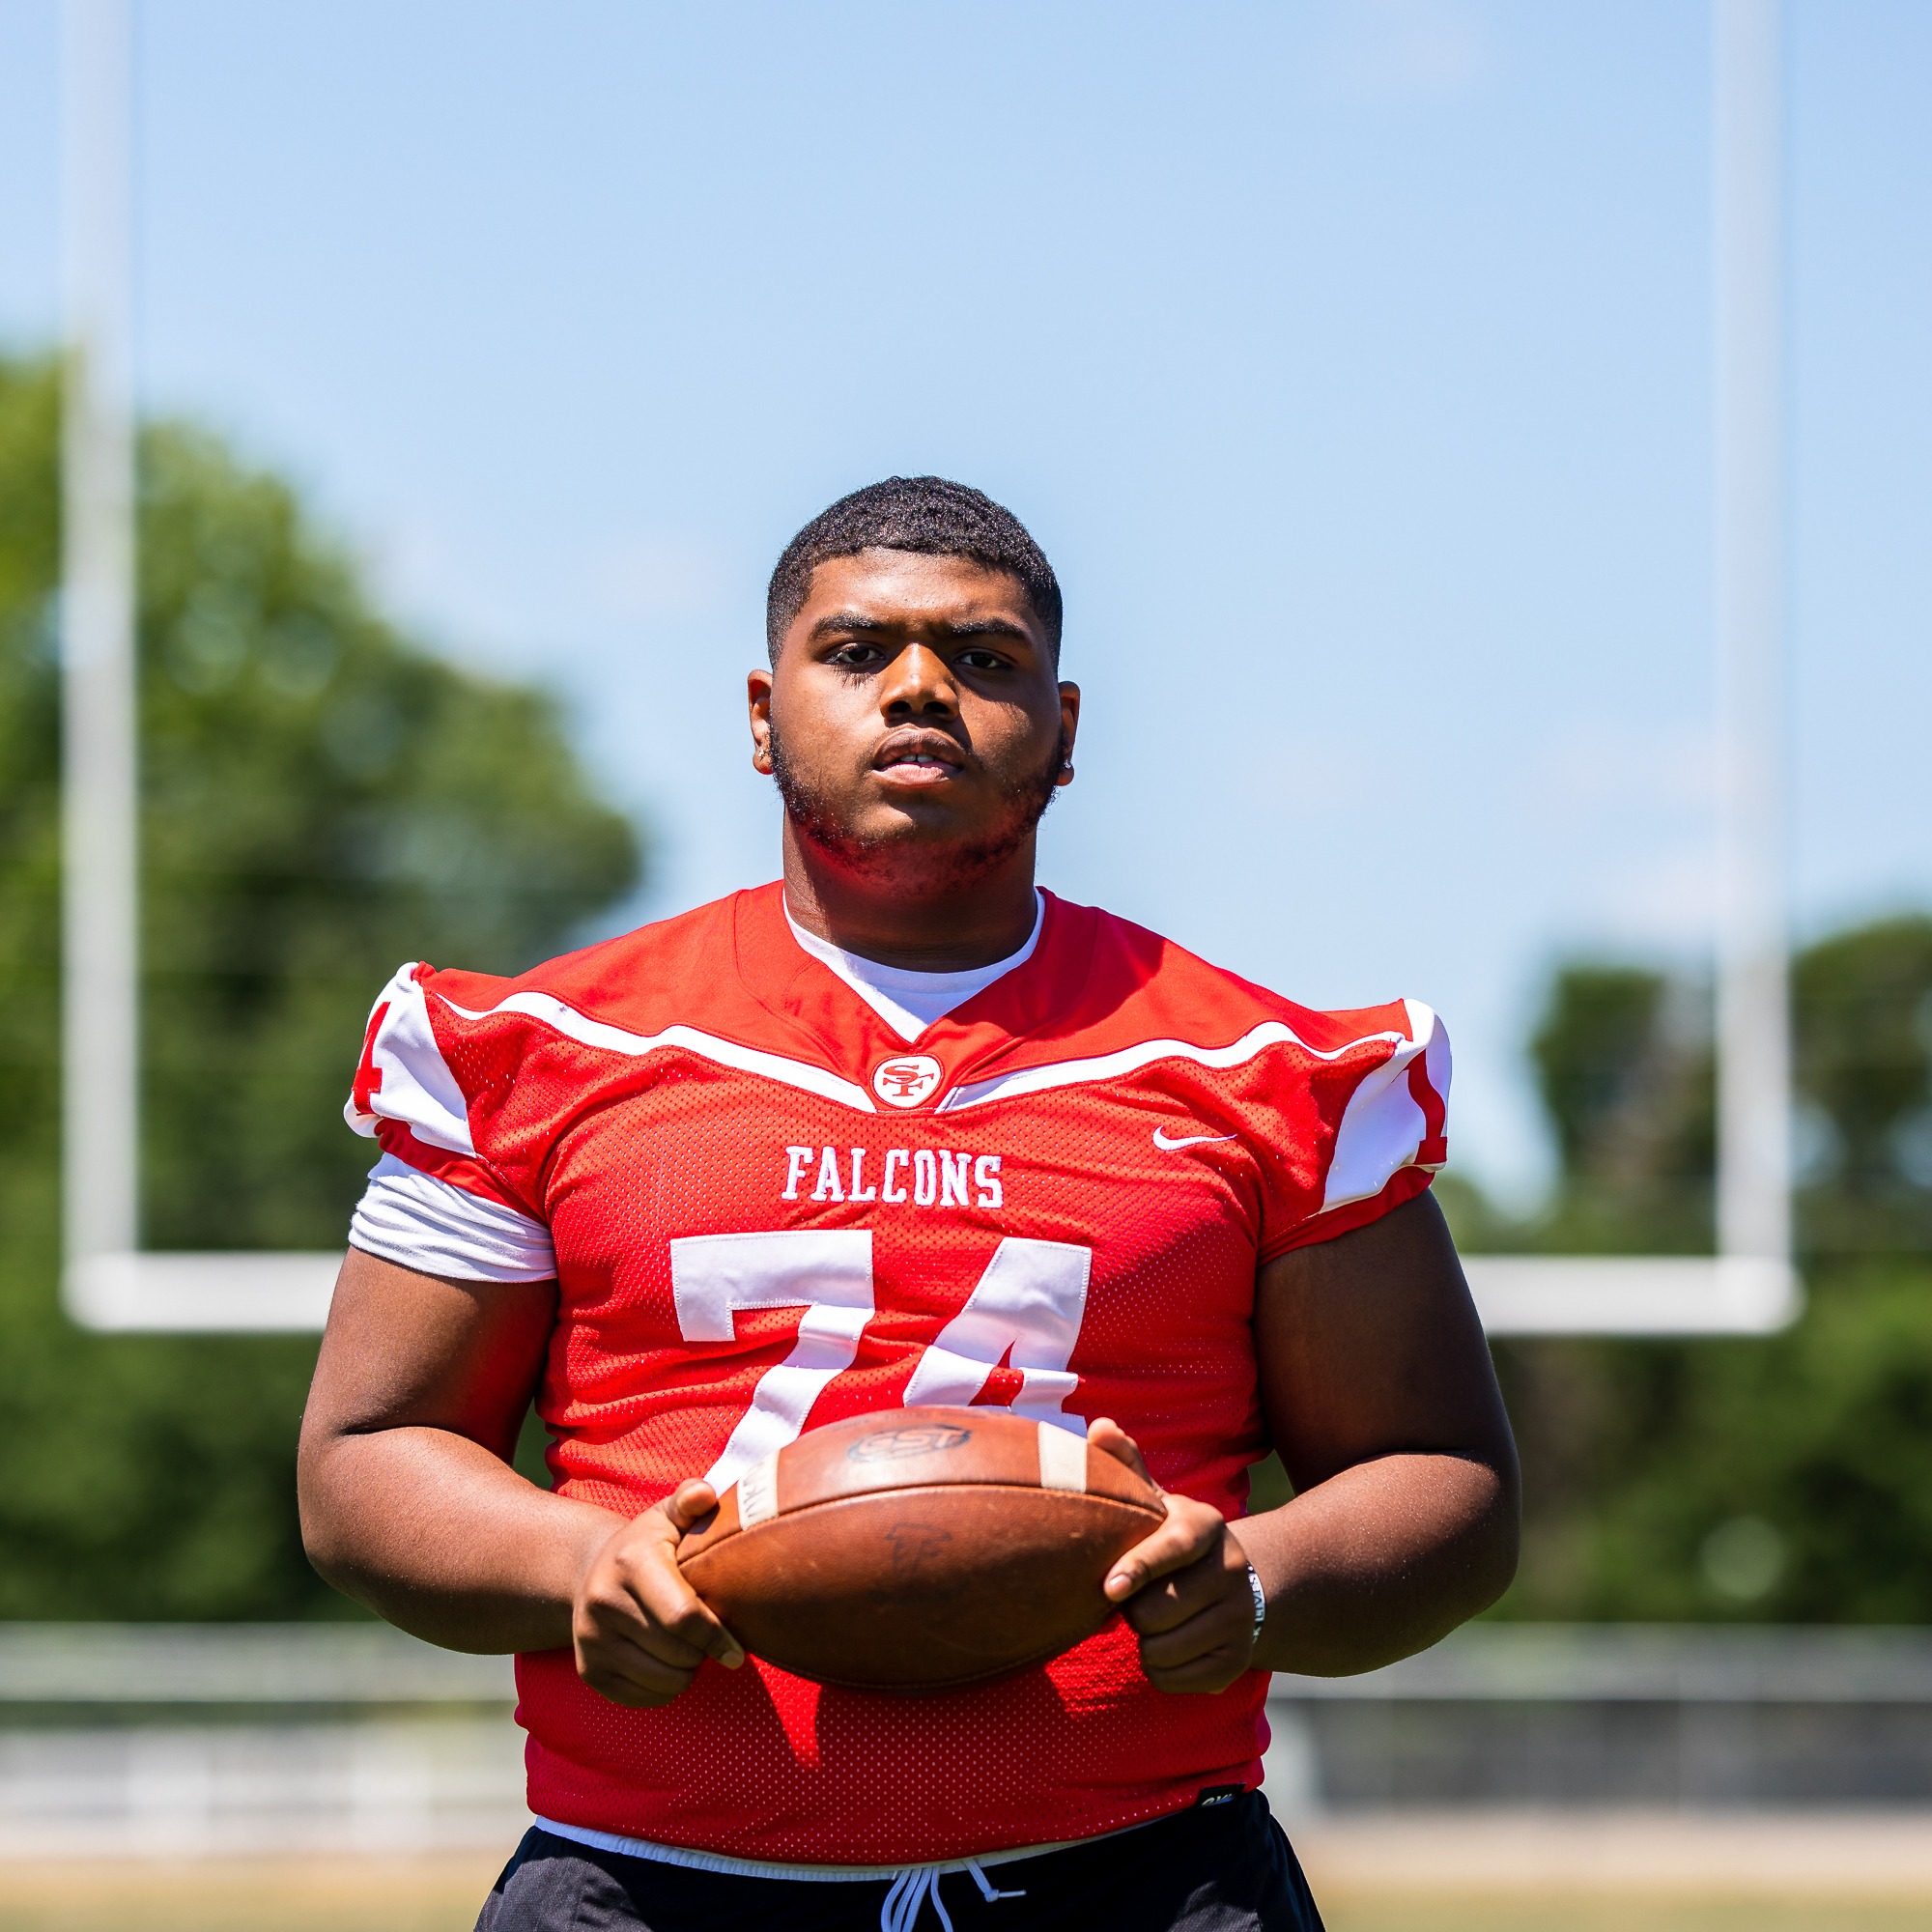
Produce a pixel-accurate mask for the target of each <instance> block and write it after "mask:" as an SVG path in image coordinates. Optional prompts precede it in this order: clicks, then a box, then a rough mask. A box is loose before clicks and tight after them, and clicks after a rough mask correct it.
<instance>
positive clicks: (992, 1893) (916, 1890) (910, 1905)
mask: <svg viewBox="0 0 1932 1932" xmlns="http://www.w3.org/2000/svg"><path fill="white" fill-rule="evenodd" d="M965 1868H966V1870H967V1871H969V1872H971V1873H972V1874H973V1883H974V1884H975V1885H977V1886H978V1887H979V1888H980V1897H981V1898H983V1899H985V1900H986V1902H987V1903H988V1904H989V1905H990V1904H992V1903H994V1902H996V1901H997V1900H999V1899H1002V1898H1024V1897H1025V1896H1026V1893H1025V1892H1024V1891H996V1890H995V1889H994V1888H993V1882H992V1880H991V1879H989V1878H988V1877H987V1876H986V1874H985V1872H984V1871H983V1870H982V1869H981V1868H980V1861H979V1860H978V1859H968V1860H967V1861H966V1865H965ZM951 1869H952V1870H957V1869H958V1867H957V1866H952V1867H951ZM944 1876H945V1872H944V1871H942V1870H941V1869H940V1868H939V1867H938V1866H936V1865H910V1866H908V1867H907V1868H906V1869H905V1870H904V1871H902V1872H900V1873H899V1875H898V1877H897V1878H895V1879H894V1880H893V1887H892V1889H891V1890H890V1891H889V1892H887V1893H886V1902H885V1903H884V1904H883V1905H882V1906H880V1907H879V1932H913V1928H914V1927H915V1926H916V1925H918V1923H919V1915H920V1914H921V1913H922V1912H923V1910H924V1909H925V1902H926V1900H927V1899H930V1900H931V1901H932V1909H933V1911H935V1912H936V1913H938V1915H939V1923H940V1925H941V1927H942V1928H943V1932H952V1915H951V1914H950V1913H949V1912H948V1911H947V1910H946V1901H945V1900H944V1899H943V1898H941V1897H940V1895H939V1881H940V1880H941V1879H942V1878H943V1877H944Z"/></svg>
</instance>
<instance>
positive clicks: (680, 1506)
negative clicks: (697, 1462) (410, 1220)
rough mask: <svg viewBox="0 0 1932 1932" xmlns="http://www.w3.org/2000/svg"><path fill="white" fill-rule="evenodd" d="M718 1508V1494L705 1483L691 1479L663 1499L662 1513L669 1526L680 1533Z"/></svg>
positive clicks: (694, 1478)
mask: <svg viewBox="0 0 1932 1932" xmlns="http://www.w3.org/2000/svg"><path fill="white" fill-rule="evenodd" d="M717 1507H718V1492H717V1491H716V1490H714V1489H713V1488H712V1487H711V1485H710V1484H709V1483H707V1482H704V1481H702V1480H701V1479H700V1478H697V1477H693V1478H692V1479H691V1480H690V1481H689V1482H683V1483H680V1484H679V1485H678V1486H677V1488H676V1489H674V1490H673V1491H672V1492H670V1494H669V1495H668V1496H667V1497H666V1498H665V1505H664V1513H665V1517H666V1519H667V1520H668V1522H669V1523H670V1526H671V1527H672V1528H673V1529H675V1530H677V1531H679V1532H680V1533H682V1532H683V1531H685V1530H688V1529H691V1528H692V1527H694V1526H695V1525H696V1524H697V1523H700V1522H702V1521H703V1520H704V1519H705V1518H706V1517H708V1516H709V1515H710V1514H711V1512H712V1511H713V1510H715V1509H716V1508H717Z"/></svg>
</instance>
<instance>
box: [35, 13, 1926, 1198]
mask: <svg viewBox="0 0 1932 1932" xmlns="http://www.w3.org/2000/svg"><path fill="white" fill-rule="evenodd" d="M138 17H139V23H140V48H139V67H138V77H137V95H138V112H139V133H138V155H139V166H140V185H139V211H138V219H139V228H140V250H139V304H140V328H139V364H140V382H141V385H142V390H143V394H144V397H145V399H146V401H147V403H148V405H149V406H150V407H153V408H158V409H166V410H177V411H192V412H195V413H197V414H200V415H202V416H204V417H205V418H209V419H212V420H213V421H214V422H215V423H217V424H218V425H221V426H223V427H224V428H226V429H227V430H228V431H229V432H230V433H231V434H232V435H233V436H234V437H235V438H236V439H237V440H239V441H240V442H241V445H242V446H243V447H244V448H245V449H246V450H248V451H249V452H250V453H251V454H253V455H255V456H256V457H258V458H260V459H262V460H264V461H268V462H271V463H273V464H275V465H276V466H277V467H280V468H282V469H287V470H289V471H291V472H293V473H294V474H296V475H297V476H298V477H299V478H301V479H303V480H304V481H305V482H306V483H307V485H308V486H310V488H311V489H312V490H313V492H314V495H315V497H316V499H317V500H318V502H319V503H320V504H321V505H322V506H323V508H324V510H325V512H326V514H327V516H328V517H329V518H330V519H331V520H332V521H333V523H334V524H335V525H336V526H337V527H338V528H339V529H341V530H342V531H343V532H345V533H346V535H347V536H348V537H349V538H350V540H351V541H353V542H354V544H355V546H356V547H357V548H358V550H359V551H360V552H361V553H362V554H364V555H365V556H366V557H367V558H368V559H369V562H370V564H371V567H372V569H373V571H374V572H375V574H376V577H377V579H378V581H379V582H381V583H382V584H383V585H384V590H385V594H386V595H387V597H388V598H389V599H390V601H391V603H392V604H393V605H394V606H395V607H396V608H397V609H398V610H400V611H403V612H405V613H406V614H408V615H409V616H410V617H411V618H412V620H413V621H414V622H415V623H416V624H417V625H418V626H419V627H420V628H421V629H422V630H423V632H424V633H425V634H426V635H427V636H429V637H430V638H432V639H434V640H436V641H437V642H439V643H440V645H441V646H442V647H443V648H444V649H446V650H448V651H450V652H451V653H453V654H455V655H457V656H459V657H461V658H464V659H465V660H468V661H469V662H472V663H476V664H480V665H483V666H487V667H490V668H498V669H502V670H506V671H513V672H515V673H517V674H519V675H535V676H539V677H542V678H543V679H545V680H547V681H549V682H551V683H553V684H554V685H555V686H557V687H559V688H561V689H562V690H563V691H565V692H566V693H567V694H568V695H569V696H571V698H572V699H573V701H574V704H575V708H576V716H577V719H578V722H579V727H580V730H581V733H582V742H583V744H584V746H585V748H586V751H587V752H588V753H589V754H590V755H591V757H592V758H593V759H594V760H595V762H596V764H597V766H598V767H599V769H600V770H601V771H602V773H603V774H604V775H605V778H606V781H607V782H608V784H609V785H610V787H611V790H612V791H613V793H614V794H615V795H616V796H618V797H619V798H621V799H622V800H623V801H624V802H626V803H627V804H629V805H631V806H633V807H635V808H636V809H637V810H639V811H640V812H642V813H644V814H645V815H647V816H648V818H649V820H650V822H651V823H652V825H653V826H654V828H655V829H656V832H657V834H658V837H659V839H660V847H661V855H662V863H661V865H660V867H659V870H658V874H657V878H656V883H655V886H654V889H653V891H652V893H651V895H650V897H649V901H648V905H647V907H646V910H647V911H649V912H652V913H656V912H666V911H672V910H676V909H677V908H679V907H682V906H685V905H689V904H694V903H696V902H697V901H699V900H701V899H703V898H706V897H709V896H711V895H715V894H717V893H719V892H723V891H725V890H728V889H729V888H731V887H732V886H735V885H738V884H741V883H745V882H748V881H752V880H756V879H761V878H764V877H768V876H770V875H771V874H772V872H773V871H774V869H775V863H774V853H775V811H774V807H773V805H772V801H771V799H770V797H769V794H768V791H767V789H766V787H765V785H764V784H763V782H762V781H759V780H757V779H756V778H755V777H754V776H753V774H752V772H751V771H750V768H749V764H748V760H747V756H746V752H745V740H744V730H743V725H742V719H741V698H740V693H741V689H742V673H743V671H744V669H745V668H746V667H747V666H748V665H749V664H750V663H752V662H753V660H754V658H755V657H756V655H757V653H758V651H759V649H760V644H761V615H760V613H761V605H762V587H763V582H764V578H765V575H766V573H767V572H768V570H769V568H770V564H771V560H772V558H773V556H774V555H775V554H776V553H777V551H778V549H779V548H780V547H781V544H782V543H783V541H784V539H785V538H786V537H787V536H788V535H789V534H790V532H791V530H792V529H793V528H795V527H796V526H797V525H798V524H800V523H801V522H803V521H804V520H805V518H807V517H808V516H810V514H811V513H812V512H814V511H815V510H816V509H818V508H819V507H820V506H821V505H822V504H823V503H824V502H825V501H827V500H828V499H830V498H831V497H834V496H836V495H838V494H839V493H841V492H842V491H844V490H847V489H849V488H851V487H853V486H855V485H857V484H859V483H862V482H865V481H867V480H870V479H871V478H873V477H875V476H877V475H880V474H884V473H887V472H889V471H892V470H895V469H896V470H927V469H931V470H939V471H943V472H946V473H950V474H953V475H957V476H961V477H964V478H966V479H967V480H969V481H972V482H975V483H978V484H980V486H981V487H983V488H985V489H987V490H990V491H991V492H992V493H993V494H995V495H996V496H998V497H1001V498H1002V499H1003V500H1005V501H1007V502H1008V503H1009V504H1010V505H1011V506H1012V507H1013V508H1014V509H1016V510H1017V511H1018V512H1019V513H1020V514H1021V515H1022V516H1023V517H1024V518H1025V519H1026V520H1027V521H1028V523H1029V524H1030V525H1031V526H1033V528H1034V530H1035V532H1036V533H1037V535H1038V536H1039V538H1040V539H1041V541H1042V542H1043V543H1044V544H1045V546H1046V547H1047V550H1048V552H1049V554H1051V555H1052V556H1053V558H1054V560H1055V563H1056V565H1057V567H1058V569H1059V571H1060V573H1061V575H1062V578H1063V581H1064V582H1065V588H1066V594H1067V604H1068V629H1067V643H1066V666H1067V669H1068V673H1069V674H1070V675H1073V676H1075V677H1078V678H1079V679H1081V681H1082V682H1083V684H1084V685H1085V687H1086V690H1087V712H1086V722H1085V726H1084V731H1083V738H1082V744H1081V755H1080V759H1079V768H1080V779H1079V782H1078V783H1077V784H1076V785H1075V787H1074V788H1073V790H1072V791H1071V792H1070V793H1069V794H1068V795H1067V796H1066V797H1065V800H1064V801H1063V802H1062V804H1061V805H1060V806H1058V807H1057V808H1056V810H1055V811H1054V814H1053V817H1052V818H1051V819H1050V820H1049V822H1048V831H1047V835H1046V841H1045V853H1046V859H1045V867H1044V877H1045V879H1046V881H1047V883H1048V884H1050V885H1053V886H1054V887H1056V888H1057V889H1058V890H1060V891H1062V892H1064V893H1066V894H1067V895H1070V896H1073V897H1076V898H1084V899H1094V900H1098V901H1100V902H1101V903H1104V904H1106V905H1109V906H1111V907H1113V908H1114V909H1115V910H1117V911H1120V912H1122V913H1125V914H1127V915H1129V916H1131V917H1134V918H1137V919H1141V920H1143V921H1145V922H1147V923H1151V924H1153V925H1155V926H1158V927H1160V928H1161V929H1163V930H1165V931H1166V932H1168V933H1170V934H1172V935H1173V936H1174V937H1175V938H1177V939H1179V940H1181V941H1182V942H1184V943H1185V944H1187V945H1189V946H1191V947H1193V948H1195V949H1196V950H1197V951H1200V952H1205V953H1206V954H1207V955H1208V957H1210V958H1213V959H1216V960H1218V961H1221V962H1223V963H1225V964H1227V965H1230V966H1233V967H1235V968H1236V969H1238V970H1239V971H1241V972H1244V973H1246V974H1249V975H1250V976H1252V977H1254V978H1257V979H1260V980H1264V981H1266V982H1268V983H1270V984H1272V985H1275V986H1277V987H1279V988H1280V989H1281V990H1282V991H1284V992H1286V993H1289V994H1290V995H1292V996H1293V997H1295V998H1298V999H1302V1000H1305V1001H1308V1002H1310V1003H1313V1004H1319V1005H1356V1004H1365V1003H1368V1002H1371V1001H1376V1000H1380V999H1384V998H1387V997H1390V996H1393V995H1396V994H1410V995H1413V996H1416V997H1419V998H1422V999H1426V1000H1428V1001H1430V1002H1431V1003H1432V1004H1433V1005H1435V1006H1436V1007H1437V1008H1438V1009H1440V1010H1441V1011H1442V1012H1443V1013H1444V1015H1445V1016H1446V1018H1447V1020H1448V1023H1449V1026H1450V1030H1451V1033H1452V1036H1453V1037H1454V1038H1455V1041H1456V1044H1457V1049H1458V1079H1457V1105H1456V1109H1455V1112H1454V1114H1453V1116H1452V1129H1453V1132H1452V1140H1453V1145H1454V1146H1455V1148H1456V1151H1457V1154H1458V1157H1459V1159H1460V1160H1461V1161H1463V1162H1464V1163H1466V1164H1467V1166H1468V1167H1469V1169H1470V1171H1472V1172H1473V1173H1475V1174H1476V1175H1477V1176H1478V1177H1479V1178H1484V1179H1489V1180H1490V1181H1492V1183H1495V1184H1499V1185H1502V1186H1504V1187H1506V1188H1509V1189H1511V1190H1514V1191H1515V1192H1516V1193H1517V1194H1518V1195H1519V1196H1521V1195H1523V1194H1524V1193H1525V1192H1526V1191H1527V1190H1530V1189H1533V1187H1534V1185H1535V1183H1536V1180H1537V1178H1538V1176H1539V1175H1540V1174H1541V1173H1542V1172H1543V1169H1544V1162H1545V1160H1546V1155H1545V1152H1544V1150H1543V1145H1542V1141H1541V1137H1540V1133H1539V1130H1538V1123H1537V1121H1536V1114H1535V1108H1534V1105H1533V1102H1532V1099H1531V1097H1530V1094H1529V1090H1528V1087H1527V1084H1526V1081H1525V1079H1524V1074H1523V1066H1522V1057H1521V1050H1522V1040H1523V1036H1524V1034H1525V1032H1526V1029H1527V1027H1528V1024H1529V1021H1530V1017H1531V1014H1532V1011H1533V1008H1534V1002H1535V998H1536V995H1537V992H1538V990H1539V988H1540V986H1541V984H1542V982H1543V980H1544V978H1545V976H1546V975H1547V973H1548V969H1549V966H1550V963H1551V961H1552V960H1554V959H1556V958H1558V957H1560V956H1562V955H1564V954H1565V953H1567V952H1574V951H1577V950H1584V949H1590V950H1605V951H1609V952H1616V953H1619V954H1627V955H1631V956H1639V957H1657V958H1667V959H1672V960H1680V961H1685V962H1696V961H1698V960H1701V958H1702V957H1703V956H1704V952H1705V951H1706V949H1707V946H1708V938H1709V929H1710V862H1709V851H1710V832H1711V825H1710V781H1709V767H1710V727H1711V666H1710V658H1711V650H1710V630H1711V625H1710V601H1711V584H1710V534H1711V517H1710V435H1709V417H1710V400H1711V398H1710V353H1709V335H1710V224H1709V199H1710V197H1709V169H1710V150H1709V131H1710V115H1709V98H1710V60H1709V28H1708V20H1707V16H1706V13H1705V10H1704V8H1703V7H1702V6H1699V5H1696V4H1691V3H1690V0H1615V4H1585V0H1573V4H1566V5H1565V6H1563V7H1560V8H1558V7H1549V6H1548V5H1542V4H1501V3H1500V0H1496V4H1481V0H1357V4H1341V3H1340V0H1336V3H1335V4H1328V5H1320V6H1317V5H1302V6H1289V5H1269V6H1253V5H1219V6H1208V7H1201V8H1190V9H1179V8H1174V7H1172V6H1151V5H1135V4H1122V0H1113V4H1108V5H1105V6H1101V5H1076V4H1053V5H1038V4H1034V5H1006V4H981V3H980V0H962V3H961V4H955V5H950V6H939V7H934V6H917V7H916V6H912V5H907V4H901V5H899V6H896V7H887V6H877V5H854V4H835V0H820V4H818V5H815V6H813V7H811V8H809V9H808V8H801V7H795V6H777V5H773V6H750V5H736V6H719V7H714V8H707V9H695V8H671V7H668V6H659V5H643V4H636V0H626V4H615V3H614V0H604V3H602V4H597V3H594V0H575V4H572V5H569V6H567V7H550V8H543V9H537V8H530V7H511V6H504V5H476V4H469V5H464V6H461V7H459V6H456V5H449V4H441V0H435V4H432V0H411V4H407V5H397V4H393V0H391V4H387V5H382V6H378V5H374V4H363V0H331V4H329V5H327V6H324V5H320V4H314V0H281V4H278V5H277V6H275V7H273V8H265V7H260V6H255V5H249V4H246V0H141V4H140V5H139V9H138ZM56 25H57V21H56V13H55V8H54V5H53V0H0V339H4V340H6V341H9V342H11V343H14V344H15V345H22V346H24V345H31V344H35V343H39V342H43V341H45V340H47V339H48V338H49V336H50V334H51V331H52V329H53V327H54V325H55V289H56V280H57V263H56V246H55V243H56V237H55V229H54V207H55V202H54V197H55V187H56V176H55V135H56V128H55V122H54V98H55V78H56V71H55V63H54V55H55V42H56ZM1788 43H1789V54H1788V62H1789V80H1790V89H1789V92H1790V103H1791V106H1790V130H1791V140H1790V168H1791V204H1790V206H1791V227H1790V235H1791V399H1792V429H1793V435H1792V458H1793V496H1792V504H1793V533H1794V534H1793V554H1792V559H1791V568H1792V589H1793V613H1794V622H1793V637H1792V647H1793V648H1792V657H1793V670H1792V687H1791V688H1792V696H1793V752H1794V786H1795V810H1796V826H1795V837H1794V846H1793V880H1794V894H1795V904H1796V908H1797V917H1798V920H1799V922H1800V926H1801V929H1802V930H1804V931H1807V932H1808V931H1816V930H1819V929H1821V928H1823V927H1825V926H1828V925H1830V924H1832V923H1836V922H1838V921H1841V920H1843V919H1846V918H1850V917H1856V916H1860V915H1863V914H1866V913H1869V912H1873V911H1877V910H1883V909H1887V908H1890V907H1894V906H1898V905H1905V904H1924V903H1928V902H1932V758H1928V757H1927V755H1926V753H1925V752H1924V750H1923V749H1922V746H1921V743H1920V740H1921V737H1922V735H1923V732H1924V721H1925V720H1926V719H1927V717H1928V716H1932V598H1928V591H1927V587H1926V583H1925V581H1924V580H1925V568H1924V564H1923V561H1922V559H1923V556H1924V555H1925V554H1926V550H1927V544H1926V535H1925V532H1926V528H1927V522H1928V512H1932V358H1928V355H1927V354H1926V345H1927V342H1928V332H1929V331H1928V326H1932V233H1928V231H1932V116H1927V115H1926V114H1925V112H1924V110H1923V103H1924V102H1925V101H1926V100H1927V99H1932V10H1928V9H1926V8H1924V7H1923V6H1920V5H1915V4H1911V0H1895V4H1877V3H1876V0H1829V4H1827V0H1793V4H1792V5H1791V8H1790V12H1789V17H1788ZM452 963H453V962H452Z"/></svg>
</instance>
